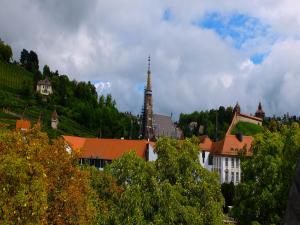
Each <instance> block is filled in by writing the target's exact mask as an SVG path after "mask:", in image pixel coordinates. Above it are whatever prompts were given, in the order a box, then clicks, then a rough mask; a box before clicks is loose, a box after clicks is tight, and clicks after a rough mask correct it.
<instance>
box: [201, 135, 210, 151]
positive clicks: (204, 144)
mask: <svg viewBox="0 0 300 225" xmlns="http://www.w3.org/2000/svg"><path fill="white" fill-rule="evenodd" d="M212 144H213V142H212V140H211V139H210V138H209V137H208V136H201V137H200V144H199V147H200V149H201V150H204V151H211V147H212Z"/></svg>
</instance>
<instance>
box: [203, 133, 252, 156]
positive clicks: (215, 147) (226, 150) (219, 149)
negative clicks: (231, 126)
mask: <svg viewBox="0 0 300 225" xmlns="http://www.w3.org/2000/svg"><path fill="white" fill-rule="evenodd" d="M252 142H253V137H251V136H243V137H242V141H240V140H239V139H238V138H237V137H236V136H235V135H229V134H228V135H226V136H225V138H224V139H223V140H221V141H217V142H212V141H211V140H210V138H209V137H206V138H205V139H204V140H203V143H200V145H199V146H200V150H206V151H210V152H211V154H213V155H224V156H237V155H238V154H239V152H240V150H242V149H243V148H244V147H246V155H248V156H250V155H252V149H251V147H252ZM209 147H210V148H209Z"/></svg>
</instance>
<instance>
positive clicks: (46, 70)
mask: <svg viewBox="0 0 300 225" xmlns="http://www.w3.org/2000/svg"><path fill="white" fill-rule="evenodd" d="M43 76H44V77H50V76H51V71H50V68H49V66H48V65H45V66H44V67H43Z"/></svg>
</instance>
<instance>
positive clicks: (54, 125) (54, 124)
mask: <svg viewBox="0 0 300 225" xmlns="http://www.w3.org/2000/svg"><path fill="white" fill-rule="evenodd" d="M57 126H58V115H57V112H56V110H55V109H54V111H53V113H52V116H51V127H52V129H54V130H56V129H57Z"/></svg>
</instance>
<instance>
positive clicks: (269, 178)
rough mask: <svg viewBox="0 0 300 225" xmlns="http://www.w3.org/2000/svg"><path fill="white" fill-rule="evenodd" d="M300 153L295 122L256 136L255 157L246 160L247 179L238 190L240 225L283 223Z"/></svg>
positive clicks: (244, 170)
mask: <svg viewBox="0 0 300 225" xmlns="http://www.w3.org/2000/svg"><path fill="white" fill-rule="evenodd" d="M299 153H300V128H299V125H298V124H296V123H294V124H292V125H291V126H290V127H289V128H288V127H286V126H285V127H283V128H282V129H281V130H280V131H278V132H270V131H265V132H264V133H261V134H258V135H257V136H256V138H255V143H254V148H253V156H252V157H250V158H246V159H244V160H242V164H241V165H242V171H243V182H242V183H241V184H239V185H238V186H237V188H236V191H235V207H234V211H233V213H234V216H235V217H236V218H237V219H238V220H239V222H240V224H280V223H281V221H282V218H283V217H284V213H285V209H286V206H287V199H288V194H289V190H290V187H291V184H292V177H293V175H294V170H295V166H296V163H297V160H298V156H299Z"/></svg>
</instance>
